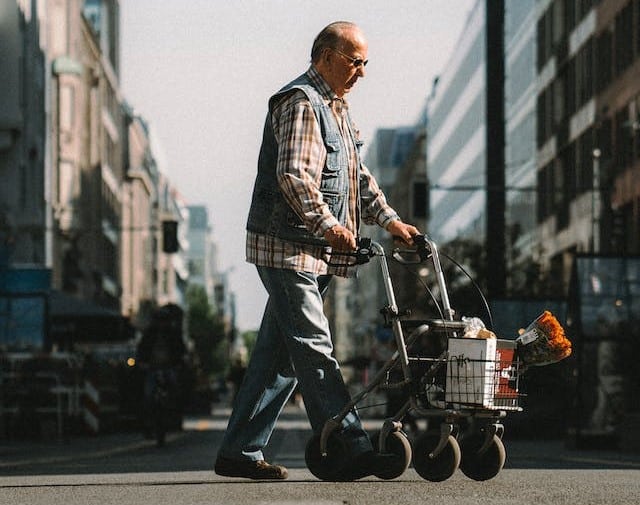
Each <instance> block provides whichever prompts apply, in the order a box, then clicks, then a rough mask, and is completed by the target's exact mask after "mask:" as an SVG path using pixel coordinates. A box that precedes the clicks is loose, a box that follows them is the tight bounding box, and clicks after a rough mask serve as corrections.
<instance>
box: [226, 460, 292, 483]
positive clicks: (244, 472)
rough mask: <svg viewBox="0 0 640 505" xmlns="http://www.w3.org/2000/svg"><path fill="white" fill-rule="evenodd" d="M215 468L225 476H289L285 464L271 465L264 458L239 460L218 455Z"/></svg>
mask: <svg viewBox="0 0 640 505" xmlns="http://www.w3.org/2000/svg"><path fill="white" fill-rule="evenodd" d="M214 470H215V472H216V473H217V474H218V475H222V476H224V477H244V478H246V479H254V480H283V479H286V478H287V477H288V476H289V472H288V471H287V469H286V468H285V467H284V466H280V465H271V464H269V463H267V462H266V461H265V460H263V459H261V460H258V461H250V460H246V461H238V460H234V459H228V458H222V457H218V459H217V460H216V464H215V467H214Z"/></svg>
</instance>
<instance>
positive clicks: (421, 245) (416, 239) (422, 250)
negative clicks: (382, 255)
mask: <svg viewBox="0 0 640 505" xmlns="http://www.w3.org/2000/svg"><path fill="white" fill-rule="evenodd" d="M412 238H413V244H414V245H415V246H416V249H415V250H413V249H411V250H409V249H407V250H400V249H396V250H395V251H394V252H393V258H394V259H395V260H396V261H397V262H398V263H403V264H405V265H415V264H418V263H422V262H423V261H425V260H427V259H428V258H429V256H430V255H431V249H430V248H429V241H428V240H427V236H426V235H414V236H413V237H412ZM399 240H401V239H399ZM403 253H404V254H407V253H410V254H416V255H417V256H418V258H419V260H407V259H406V258H404V257H403V256H402V254H403Z"/></svg>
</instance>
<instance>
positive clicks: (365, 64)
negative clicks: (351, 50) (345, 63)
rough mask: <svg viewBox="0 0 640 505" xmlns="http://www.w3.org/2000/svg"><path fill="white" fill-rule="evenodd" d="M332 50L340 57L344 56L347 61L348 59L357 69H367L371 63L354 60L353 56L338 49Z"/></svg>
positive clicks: (359, 59) (360, 59)
mask: <svg viewBox="0 0 640 505" xmlns="http://www.w3.org/2000/svg"><path fill="white" fill-rule="evenodd" d="M332 50H333V51H335V52H336V53H338V54H339V55H340V56H344V57H345V58H346V59H348V60H349V61H350V62H351V64H352V65H353V66H354V67H355V68H360V67H366V66H367V63H369V60H363V59H362V58H353V57H352V56H349V55H348V54H344V53H343V52H342V51H338V50H337V49H333V48H332Z"/></svg>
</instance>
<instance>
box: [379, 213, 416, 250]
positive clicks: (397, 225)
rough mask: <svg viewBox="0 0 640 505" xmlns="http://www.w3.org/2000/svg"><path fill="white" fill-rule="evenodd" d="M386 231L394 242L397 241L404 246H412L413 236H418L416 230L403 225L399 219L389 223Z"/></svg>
mask: <svg viewBox="0 0 640 505" xmlns="http://www.w3.org/2000/svg"><path fill="white" fill-rule="evenodd" d="M387 231H388V232H389V233H390V234H391V235H393V238H394V239H395V240H399V241H400V242H402V243H403V244H405V245H408V246H412V245H414V244H413V237H414V235H420V231H419V230H418V228H416V227H415V226H413V225H411V224H407V223H403V222H402V221H400V220H399V219H397V220H395V221H391V223H389V225H388V226H387Z"/></svg>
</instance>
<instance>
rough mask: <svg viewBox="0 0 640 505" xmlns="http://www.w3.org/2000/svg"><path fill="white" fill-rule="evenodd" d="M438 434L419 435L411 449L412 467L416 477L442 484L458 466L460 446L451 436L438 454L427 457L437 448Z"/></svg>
mask: <svg viewBox="0 0 640 505" xmlns="http://www.w3.org/2000/svg"><path fill="white" fill-rule="evenodd" d="M439 441H440V433H437V432H427V433H424V434H423V435H421V436H420V437H419V438H418V440H416V443H415V444H414V447H413V467H414V468H415V470H416V472H418V475H420V477H422V478H423V479H425V480H429V481H431V482H442V481H443V480H447V479H448V478H449V477H451V476H452V475H453V474H454V473H455V471H456V470H457V469H458V466H459V465H460V446H459V445H458V441H457V440H456V439H455V438H454V437H453V436H451V435H449V438H448V439H447V444H446V445H445V446H444V448H443V449H442V451H441V452H440V454H438V455H437V456H436V457H434V458H432V457H430V456H429V455H430V454H431V452H433V450H434V449H435V448H436V447H437V446H438V442H439Z"/></svg>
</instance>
